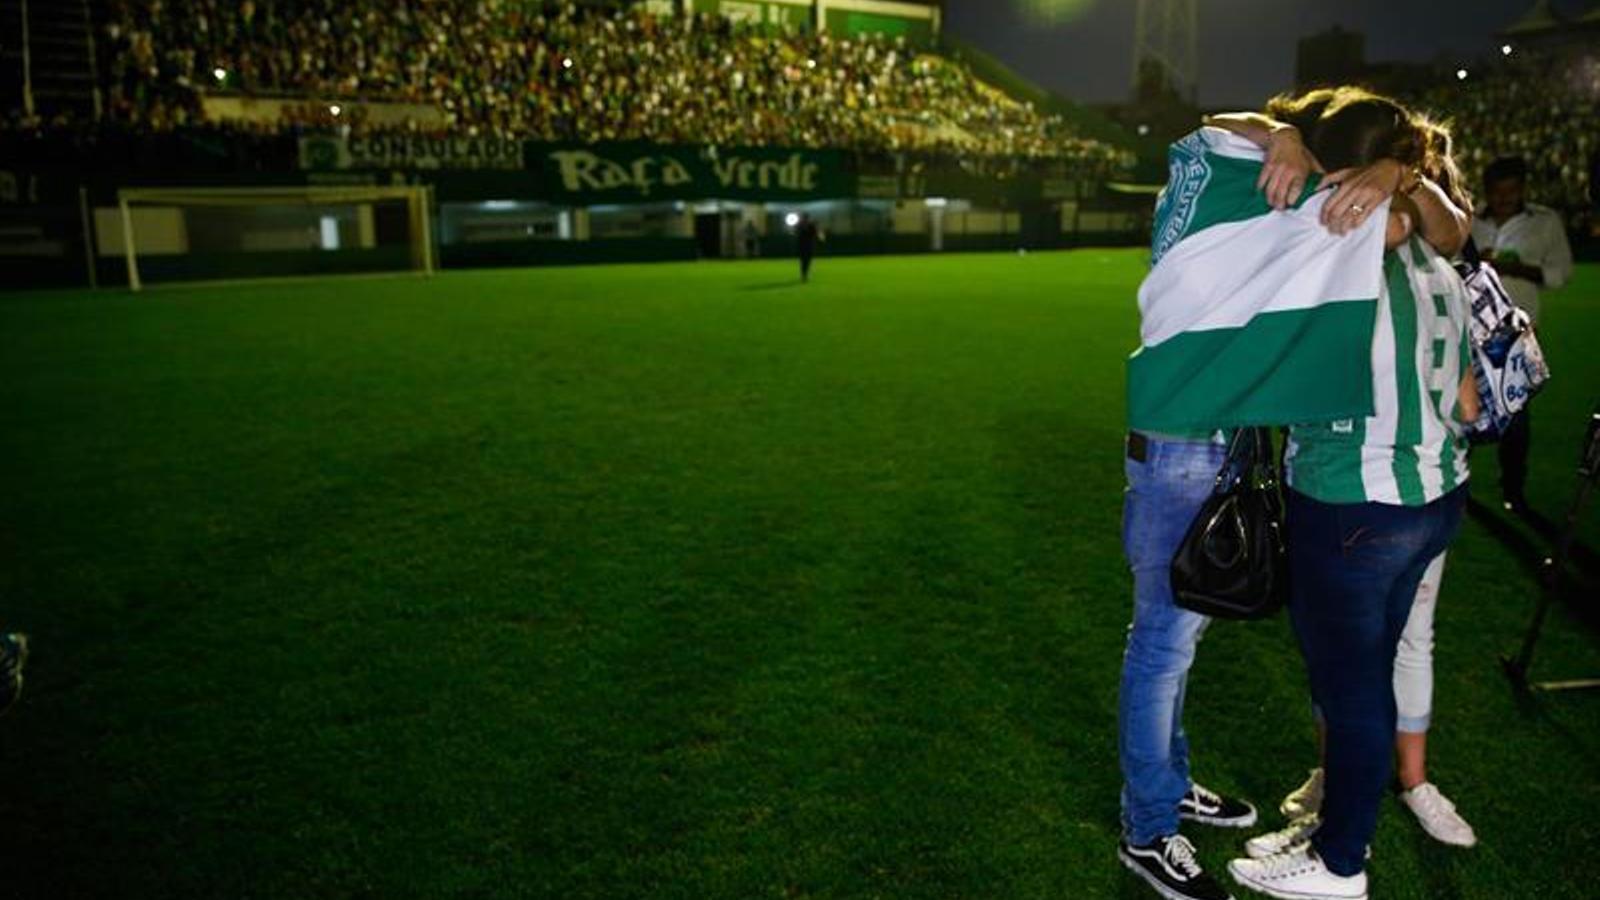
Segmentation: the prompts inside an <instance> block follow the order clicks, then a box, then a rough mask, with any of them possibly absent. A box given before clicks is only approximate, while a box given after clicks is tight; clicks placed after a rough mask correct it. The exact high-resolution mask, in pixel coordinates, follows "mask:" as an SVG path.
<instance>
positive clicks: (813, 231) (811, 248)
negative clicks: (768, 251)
mask: <svg viewBox="0 0 1600 900" xmlns="http://www.w3.org/2000/svg"><path fill="white" fill-rule="evenodd" d="M794 237H795V243H796V245H797V246H798V247H799V248H800V280H801V281H810V280H811V259H812V257H814V256H816V255H817V242H818V241H821V240H823V237H822V230H821V229H820V228H818V227H817V223H816V221H815V220H813V219H812V218H811V216H810V215H809V214H807V213H801V214H800V221H799V223H798V224H796V225H795V227H794Z"/></svg>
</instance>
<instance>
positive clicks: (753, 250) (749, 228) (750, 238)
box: [744, 219, 761, 259]
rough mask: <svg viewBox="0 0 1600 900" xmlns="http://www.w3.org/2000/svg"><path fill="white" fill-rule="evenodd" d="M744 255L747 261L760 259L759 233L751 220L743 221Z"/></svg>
mask: <svg viewBox="0 0 1600 900" xmlns="http://www.w3.org/2000/svg"><path fill="white" fill-rule="evenodd" d="M744 255H745V257H746V258H747V259H759V258H760V257H761V232H760V231H758V230H757V229H756V223H755V221H754V220H753V219H745V220H744Z"/></svg>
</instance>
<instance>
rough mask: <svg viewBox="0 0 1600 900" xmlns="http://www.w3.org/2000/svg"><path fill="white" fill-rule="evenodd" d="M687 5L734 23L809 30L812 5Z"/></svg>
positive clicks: (734, 0) (736, 0) (756, 1)
mask: <svg viewBox="0 0 1600 900" xmlns="http://www.w3.org/2000/svg"><path fill="white" fill-rule="evenodd" d="M689 8H690V9H691V10H692V11H694V12H701V13H717V14H720V15H724V16H727V17H728V18H730V19H733V20H734V21H738V22H750V23H759V24H762V25H766V26H768V27H771V28H792V29H795V30H797V31H804V30H810V28H811V20H812V15H811V11H812V7H811V4H809V3H804V4H797V3H775V2H772V0H692V2H691V3H690V4H689Z"/></svg>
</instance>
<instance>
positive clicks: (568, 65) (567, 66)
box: [561, 56, 572, 69]
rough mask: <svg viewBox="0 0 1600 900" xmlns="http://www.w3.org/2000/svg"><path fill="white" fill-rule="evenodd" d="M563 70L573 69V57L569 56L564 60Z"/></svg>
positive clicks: (562, 63)
mask: <svg viewBox="0 0 1600 900" xmlns="http://www.w3.org/2000/svg"><path fill="white" fill-rule="evenodd" d="M561 68H563V69H570V68H572V57H570V56H568V57H565V58H563V59H562V60H561Z"/></svg>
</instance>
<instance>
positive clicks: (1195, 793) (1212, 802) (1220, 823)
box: [1178, 784, 1256, 828]
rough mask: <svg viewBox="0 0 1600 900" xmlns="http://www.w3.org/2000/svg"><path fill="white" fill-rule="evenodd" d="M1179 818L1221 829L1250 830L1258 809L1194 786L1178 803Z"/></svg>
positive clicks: (1196, 785)
mask: <svg viewBox="0 0 1600 900" xmlns="http://www.w3.org/2000/svg"><path fill="white" fill-rule="evenodd" d="M1178 818H1180V819H1188V820H1189V821H1191V822H1199V823H1200V824H1201V825H1215V826H1217V827H1219V828H1249V827H1250V826H1251V825H1254V824H1255V823H1256V808H1255V807H1254V806H1251V805H1250V804H1248V803H1246V802H1244V801H1243V800H1235V799H1233V798H1232V797H1224V796H1222V795H1221V794H1218V793H1217V792H1216V791H1210V790H1206V789H1205V788H1203V787H1201V786H1200V785H1198V784H1194V785H1190V786H1189V793H1187V794H1184V795H1183V800H1182V801H1180V802H1179V803H1178Z"/></svg>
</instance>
